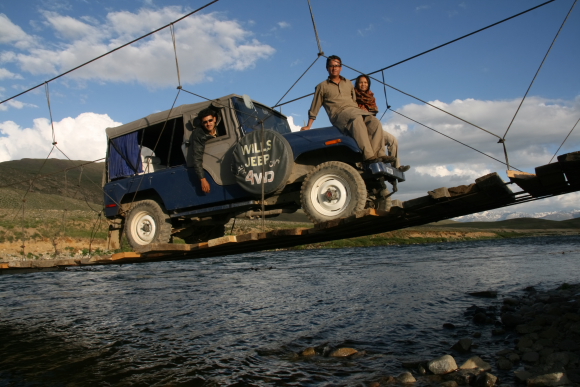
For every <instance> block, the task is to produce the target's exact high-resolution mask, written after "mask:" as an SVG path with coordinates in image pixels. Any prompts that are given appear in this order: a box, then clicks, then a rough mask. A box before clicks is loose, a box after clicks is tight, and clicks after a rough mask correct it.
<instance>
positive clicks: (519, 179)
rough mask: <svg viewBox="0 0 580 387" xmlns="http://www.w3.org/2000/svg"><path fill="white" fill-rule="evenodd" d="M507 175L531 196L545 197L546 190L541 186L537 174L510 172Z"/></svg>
mask: <svg viewBox="0 0 580 387" xmlns="http://www.w3.org/2000/svg"><path fill="white" fill-rule="evenodd" d="M507 175H508V177H509V179H510V181H511V182H513V183H515V184H516V185H517V186H518V187H520V188H521V189H523V190H524V191H526V192H528V193H529V194H530V195H532V196H534V197H537V196H542V195H544V192H545V189H544V188H543V187H542V185H541V184H540V180H539V179H538V177H537V176H536V174H535V173H527V172H520V171H512V170H509V171H507Z"/></svg>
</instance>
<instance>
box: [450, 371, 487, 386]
mask: <svg viewBox="0 0 580 387" xmlns="http://www.w3.org/2000/svg"><path fill="white" fill-rule="evenodd" d="M478 373H479V371H477V370H457V371H455V372H451V373H448V374H446V375H444V376H443V379H445V380H447V381H454V382H456V383H457V384H459V385H460V386H469V385H471V384H472V381H474V380H475V377H476V376H477V374H478Z"/></svg>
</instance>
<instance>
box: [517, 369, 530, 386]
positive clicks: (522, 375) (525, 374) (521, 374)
mask: <svg viewBox="0 0 580 387" xmlns="http://www.w3.org/2000/svg"><path fill="white" fill-rule="evenodd" d="M514 376H515V377H516V379H517V380H519V381H520V382H522V383H525V382H526V381H527V380H528V379H529V378H531V377H532V376H533V375H532V373H531V372H530V371H526V370H524V369H519V370H517V371H515V372H514Z"/></svg>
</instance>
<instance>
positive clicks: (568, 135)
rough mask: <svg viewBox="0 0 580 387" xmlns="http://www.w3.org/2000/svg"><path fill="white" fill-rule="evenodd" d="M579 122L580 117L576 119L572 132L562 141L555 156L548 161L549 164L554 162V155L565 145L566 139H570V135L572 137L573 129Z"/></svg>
mask: <svg viewBox="0 0 580 387" xmlns="http://www.w3.org/2000/svg"><path fill="white" fill-rule="evenodd" d="M578 122H580V118H578V121H576V123H575V124H574V126H573V127H572V129H570V132H569V133H568V135H567V136H566V138H565V139H564V141H562V143H561V144H560V146H559V147H558V150H557V151H556V152H555V153H554V156H552V158H551V159H550V162H548V164H550V163H551V162H552V160H554V157H556V155H557V154H558V152H559V151H560V148H562V146H563V145H564V143H565V142H566V140H567V139H568V137H570V135H571V134H572V131H573V130H574V129H576V125H578Z"/></svg>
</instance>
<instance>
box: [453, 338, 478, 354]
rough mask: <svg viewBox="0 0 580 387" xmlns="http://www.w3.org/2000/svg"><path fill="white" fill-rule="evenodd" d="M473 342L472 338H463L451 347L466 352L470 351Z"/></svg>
mask: <svg viewBox="0 0 580 387" xmlns="http://www.w3.org/2000/svg"><path fill="white" fill-rule="evenodd" d="M471 343H473V342H472V341H471V339H467V338H463V339H461V340H459V341H458V342H457V343H455V344H453V346H452V347H451V349H454V350H456V351H457V352H460V353H466V352H469V351H470V349H471Z"/></svg>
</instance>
